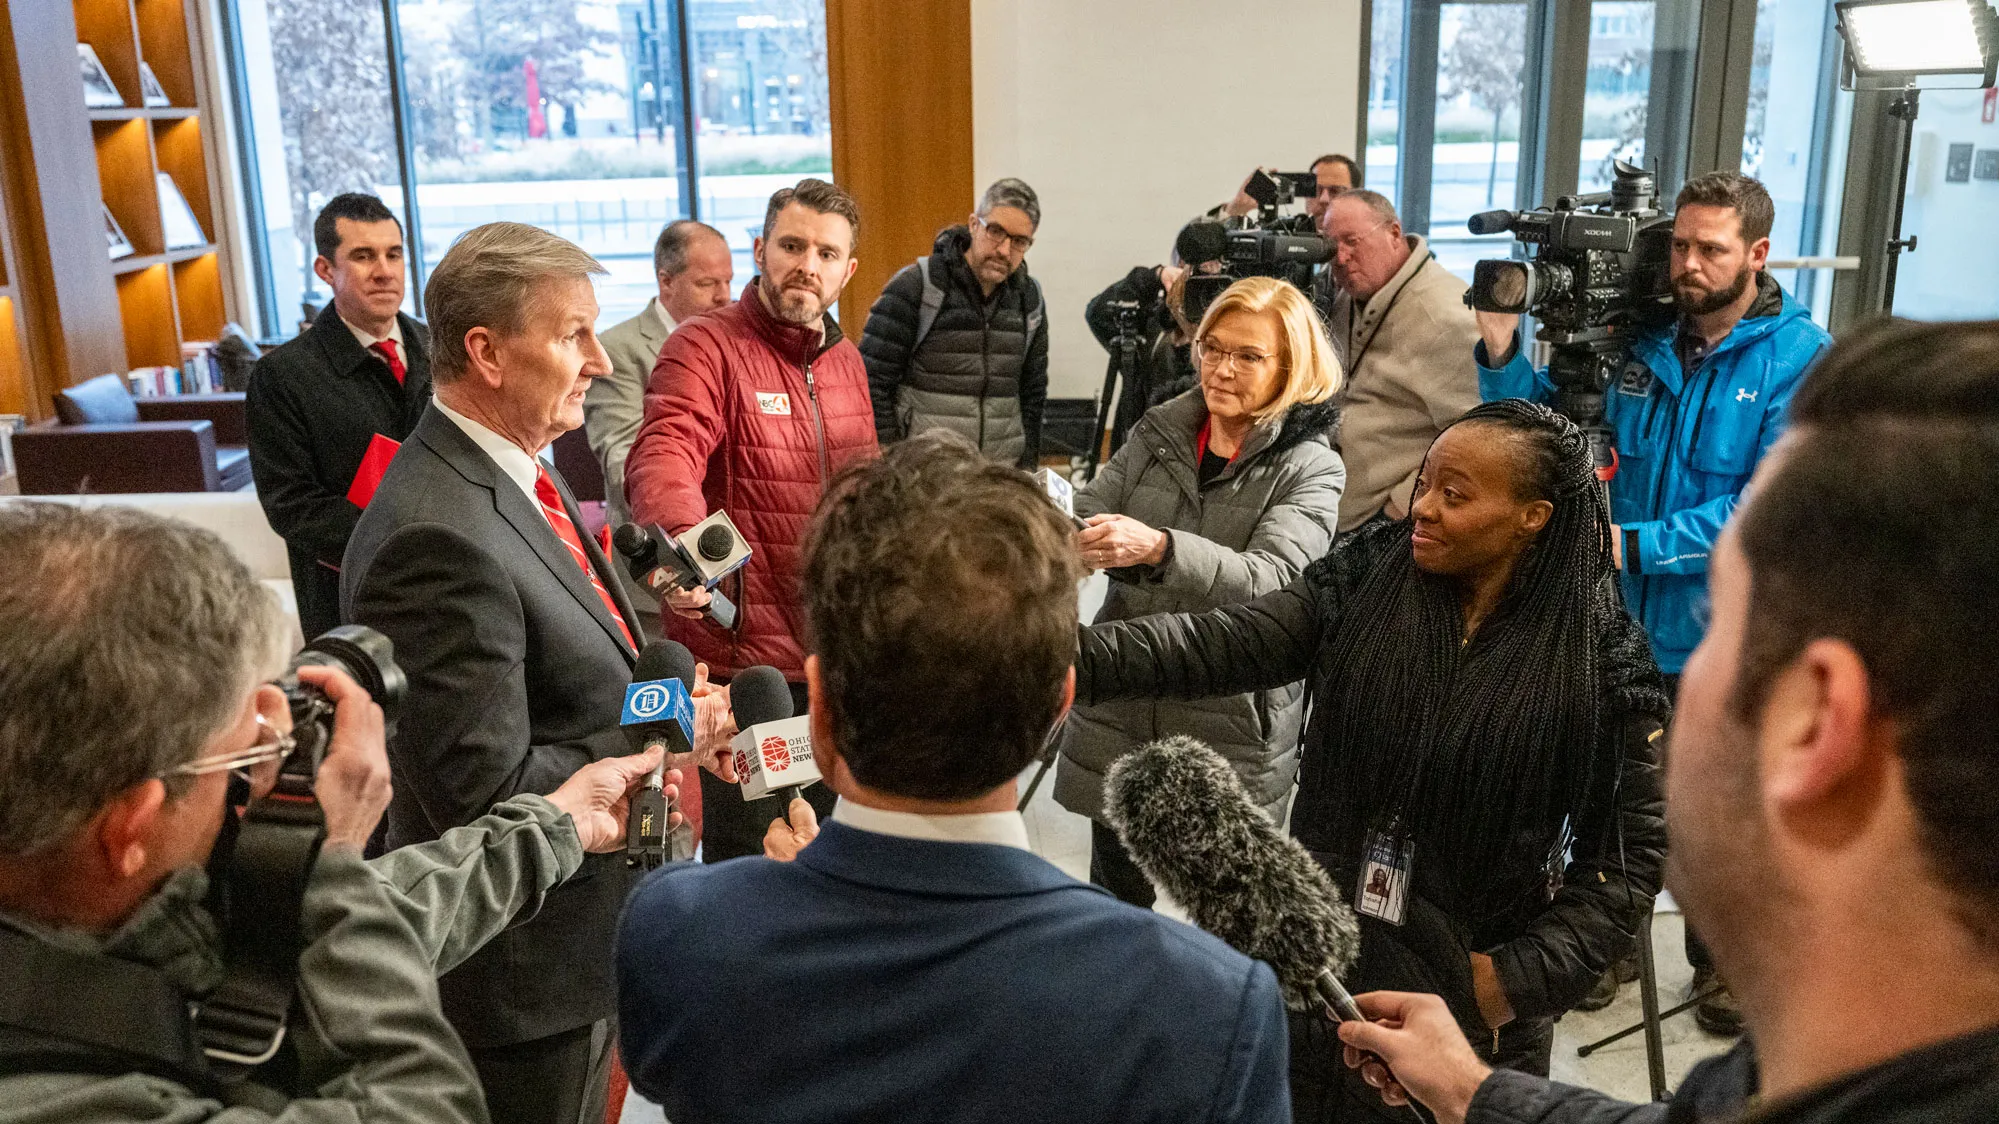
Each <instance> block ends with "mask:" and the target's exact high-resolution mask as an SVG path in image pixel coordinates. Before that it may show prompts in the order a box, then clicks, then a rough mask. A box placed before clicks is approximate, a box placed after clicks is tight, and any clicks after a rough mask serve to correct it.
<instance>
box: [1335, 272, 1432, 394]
mask: <svg viewBox="0 0 1999 1124" xmlns="http://www.w3.org/2000/svg"><path fill="white" fill-rule="evenodd" d="M1436 256H1437V255H1436V254H1435V253H1433V252H1430V251H1425V252H1424V254H1423V260H1422V261H1420V262H1417V263H1416V269H1415V271H1414V272H1411V273H1410V274H1409V280H1407V281H1404V282H1403V283H1402V287H1401V288H1399V289H1396V290H1395V295H1394V296H1392V297H1389V298H1388V304H1387V305H1385V306H1384V307H1383V308H1382V310H1381V320H1380V322H1378V323H1376V324H1375V326H1374V331H1372V332H1369V333H1368V334H1367V342H1366V343H1364V344H1362V345H1361V347H1360V352H1359V353H1358V354H1356V353H1355V352H1354V348H1353V321H1354V316H1355V315H1356V314H1357V313H1358V312H1359V311H1360V310H1359V308H1357V307H1356V306H1355V305H1354V303H1353V302H1352V301H1351V300H1349V301H1348V303H1347V355H1348V357H1349V358H1348V359H1347V377H1348V378H1352V377H1353V375H1354V373H1355V372H1356V371H1359V370H1360V361H1361V360H1362V359H1365V358H1367V353H1368V351H1369V350H1370V349H1372V348H1373V347H1374V338H1375V337H1376V336H1378V335H1380V334H1381V329H1382V328H1384V327H1386V326H1387V324H1388V314H1389V313H1391V312H1394V311H1395V302H1396V301H1399V300H1401V299H1402V294H1403V293H1405V292H1408V291H1409V286H1410V285H1411V284H1412V283H1414V282H1415V280H1416V274H1417V273H1421V272H1422V271H1423V267H1424V266H1426V265H1428V264H1430V259H1432V258H1434V257H1436Z"/></svg>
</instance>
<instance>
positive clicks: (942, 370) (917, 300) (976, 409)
mask: <svg viewBox="0 0 1999 1124" xmlns="http://www.w3.org/2000/svg"><path fill="white" fill-rule="evenodd" d="M971 244H972V235H971V232H970V231H969V230H968V229H966V228H965V227H962V226H953V227H949V228H947V229H945V230H944V231H943V232H941V233H939V234H938V235H937V243H936V245H935V247H934V248H933V249H932V251H931V254H930V259H929V261H928V262H927V263H923V262H915V263H911V264H910V265H906V266H904V267H903V268H902V270H901V271H900V272H898V273H897V274H896V275H895V276H894V277H893V278H891V279H890V280H889V283H888V286H887V287H886V288H884V289H883V290H882V294H881V296H880V297H878V298H877V299H876V300H875V304H874V307H873V308H872V309H870V310H869V311H868V323H867V328H866V330H865V331H864V332H863V333H862V335H861V358H862V359H863V360H865V361H866V363H867V365H868V392H869V394H870V395H871V396H872V397H873V398H874V406H875V433H876V435H877V436H878V437H879V438H880V439H881V442H882V444H884V445H886V444H888V443H889V442H890V441H895V440H899V439H901V438H904V437H908V436H909V435H911V434H913V433H921V432H922V431H924V430H926V429H934V428H945V429H951V430H955V431H956V432H958V433H961V434H963V435H964V436H965V437H967V438H969V439H970V440H971V441H972V442H973V443H975V444H977V445H978V446H979V448H980V449H981V450H983V451H984V452H985V454H986V455H987V456H989V457H992V458H993V459H994V460H1000V461H1005V462H1008V463H1014V464H1019V465H1020V466H1021V467H1023V468H1032V467H1034V463H1035V461H1037V460H1038V459H1039V458H1040V454H1041V415H1042V410H1043V407H1044V406H1045V405H1046V403H1047V401H1048V324H1047V320H1048V315H1047V310H1046V308H1045V307H1044V306H1043V304H1042V300H1041V286H1039V285H1037V284H1035V282H1034V279H1033V278H1031V277H1029V276H1028V274H1027V266H1026V265H1022V266H1021V267H1020V268H1019V269H1016V270H1014V271H1013V273H1012V275H1011V276H1009V277H1008V278H1007V279H1006V280H1005V281H1003V282H1001V283H1000V284H999V285H998V286H997V287H995V288H994V289H993V291H992V293H991V295H990V296H988V295H986V294H985V293H984V292H983V291H982V290H981V289H980V288H979V281H978V278H976V277H974V276H973V275H972V270H971V267H970V266H968V265H966V264H965V250H966V248H967V247H968V246H970V245H971ZM926 264H927V266H928V269H929V271H930V281H931V283H932V284H934V285H936V286H937V287H938V288H939V289H941V290H943V296H944V299H943V303H942V304H941V305H939V306H938V309H937V317H936V319H935V320H934V321H932V322H931V325H930V331H929V333H928V334H926V335H925V336H924V337H923V338H922V339H921V340H918V339H917V338H916V337H917V331H918V328H919V326H920V323H921V318H922V310H923V290H924V278H923V270H924V268H925V266H926Z"/></svg>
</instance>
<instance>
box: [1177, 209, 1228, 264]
mask: <svg viewBox="0 0 1999 1124" xmlns="http://www.w3.org/2000/svg"><path fill="white" fill-rule="evenodd" d="M1228 250H1229V231H1228V228H1227V227H1225V226H1223V225H1222V224H1221V223H1218V222H1215V221H1214V220H1212V219H1195V220H1194V221H1193V222H1190V223H1188V224H1187V225H1186V226H1183V227H1181V228H1180V234H1179V236H1178V237H1176V238H1174V239H1173V253H1174V254H1175V255H1177V256H1178V257H1179V259H1180V264H1182V265H1185V266H1187V267H1189V268H1196V267H1199V266H1201V265H1204V264H1206V263H1207V262H1211V261H1220V260H1222V258H1223V257H1225V256H1227V254H1228Z"/></svg>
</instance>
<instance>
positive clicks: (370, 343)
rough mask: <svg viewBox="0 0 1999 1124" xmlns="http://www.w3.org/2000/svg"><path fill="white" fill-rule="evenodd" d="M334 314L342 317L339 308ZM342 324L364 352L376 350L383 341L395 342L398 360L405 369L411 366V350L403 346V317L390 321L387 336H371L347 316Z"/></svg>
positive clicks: (343, 318)
mask: <svg viewBox="0 0 1999 1124" xmlns="http://www.w3.org/2000/svg"><path fill="white" fill-rule="evenodd" d="M333 314H334V315H335V316H340V310H339V309H337V308H336V309H334V310H333ZM340 322H341V323H342V324H345V325H347V330H348V331H350V332H352V333H354V338H355V339H356V340H358V341H360V344H361V347H362V348H363V349H364V350H367V351H373V350H375V345H376V344H378V343H381V342H382V341H383V340H393V341H395V345H396V358H398V359H400V360H402V361H403V366H405V367H407V366H409V361H410V354H409V349H408V348H406V347H404V346H403V318H402V317H400V316H398V317H396V318H395V319H393V320H390V321H389V334H388V335H386V336H371V335H369V334H368V333H366V332H364V331H362V330H361V329H359V328H357V327H355V326H354V321H352V320H349V319H347V318H346V317H345V316H340Z"/></svg>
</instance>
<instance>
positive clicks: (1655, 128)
mask: <svg viewBox="0 0 1999 1124" xmlns="http://www.w3.org/2000/svg"><path fill="white" fill-rule="evenodd" d="M1697 30H1698V24H1697V20H1696V15H1695V3H1694V0H1595V3H1593V4H1591V5H1590V36H1589V75H1588V77H1587V79H1586V80H1585V84H1584V94H1583V140H1582V153H1581V158H1582V159H1581V167H1580V169H1579V172H1578V175H1577V185H1576V190H1577V191H1580V192H1594V191H1608V190H1609V189H1610V183H1611V172H1612V166H1613V165H1614V164H1615V162H1616V161H1618V160H1626V161H1629V162H1631V163H1634V164H1638V165H1640V166H1641V167H1646V168H1650V169H1652V170H1653V172H1654V173H1655V174H1657V175H1658V176H1659V193H1660V195H1661V196H1663V197H1665V198H1668V199H1670V198H1671V197H1672V195H1673V193H1674V192H1676V191H1678V190H1679V186H1680V183H1681V182H1682V180H1683V179H1684V178H1685V174H1684V169H1685V164H1686V148H1687V131H1688V121H1687V110H1688V108H1689V105H1690V101H1691V97H1690V87H1691V83H1692V73H1693V55H1694V46H1695V41H1696V32H1697ZM1654 99H1657V104H1656V106H1655V104H1654ZM1655 110H1656V111H1655Z"/></svg>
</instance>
